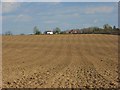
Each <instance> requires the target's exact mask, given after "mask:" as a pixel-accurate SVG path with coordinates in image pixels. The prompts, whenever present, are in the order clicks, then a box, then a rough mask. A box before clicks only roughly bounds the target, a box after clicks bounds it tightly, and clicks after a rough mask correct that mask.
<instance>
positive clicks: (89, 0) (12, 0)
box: [2, 0, 119, 2]
mask: <svg viewBox="0 0 120 90" xmlns="http://www.w3.org/2000/svg"><path fill="white" fill-rule="evenodd" d="M118 1H119V0H2V2H118Z"/></svg>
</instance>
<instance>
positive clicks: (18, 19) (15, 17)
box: [2, 14, 32, 22]
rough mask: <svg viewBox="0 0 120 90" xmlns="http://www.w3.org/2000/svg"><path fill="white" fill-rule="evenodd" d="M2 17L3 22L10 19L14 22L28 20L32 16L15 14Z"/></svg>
mask: <svg viewBox="0 0 120 90" xmlns="http://www.w3.org/2000/svg"><path fill="white" fill-rule="evenodd" d="M2 19H3V22H4V21H11V20H12V21H14V22H29V21H31V20H32V17H31V16H28V15H23V14H20V15H17V16H15V15H9V16H3V17H2Z"/></svg>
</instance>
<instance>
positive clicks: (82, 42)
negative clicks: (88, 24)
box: [2, 34, 119, 88]
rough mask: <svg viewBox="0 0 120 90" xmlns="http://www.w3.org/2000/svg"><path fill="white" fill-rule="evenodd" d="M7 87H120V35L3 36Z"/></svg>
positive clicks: (3, 60) (3, 57)
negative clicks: (119, 64)
mask: <svg viewBox="0 0 120 90" xmlns="http://www.w3.org/2000/svg"><path fill="white" fill-rule="evenodd" d="M2 41H3V42H2V65H3V66H2V75H3V87H4V88H12V87H13V88H16V87H17V88H100V87H102V88H116V87H118V82H119V80H118V36H117V35H102V34H82V35H81V34H72V35H23V36H3V37H2Z"/></svg>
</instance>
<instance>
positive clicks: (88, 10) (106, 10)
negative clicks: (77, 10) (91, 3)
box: [85, 6, 113, 14]
mask: <svg viewBox="0 0 120 90" xmlns="http://www.w3.org/2000/svg"><path fill="white" fill-rule="evenodd" d="M112 11H113V7H110V6H100V7H91V8H90V7H89V8H86V9H85V13H86V14H95V13H110V12H112Z"/></svg>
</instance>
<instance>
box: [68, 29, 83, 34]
mask: <svg viewBox="0 0 120 90" xmlns="http://www.w3.org/2000/svg"><path fill="white" fill-rule="evenodd" d="M79 33H81V31H80V30H79V29H72V30H67V31H66V34H79Z"/></svg>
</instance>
